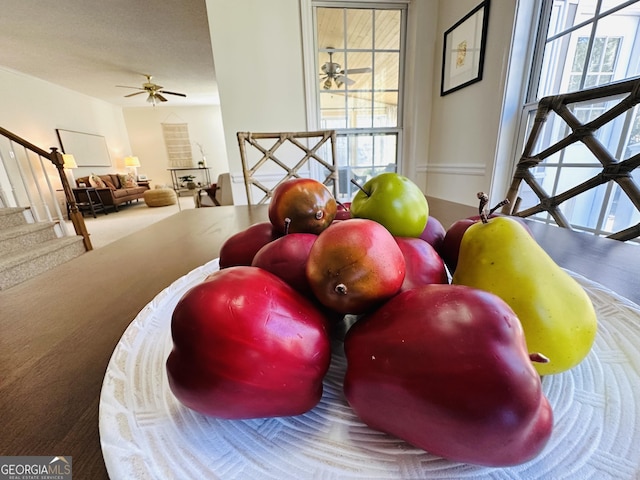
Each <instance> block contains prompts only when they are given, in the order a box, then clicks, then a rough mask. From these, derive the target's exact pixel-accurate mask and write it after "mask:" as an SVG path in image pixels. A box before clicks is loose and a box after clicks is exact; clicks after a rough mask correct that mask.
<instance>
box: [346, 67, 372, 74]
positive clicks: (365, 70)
mask: <svg viewBox="0 0 640 480" xmlns="http://www.w3.org/2000/svg"><path fill="white" fill-rule="evenodd" d="M369 72H371V68H370V67H365V68H350V69H349V70H344V71H342V72H340V73H342V74H343V75H352V74H354V73H369Z"/></svg>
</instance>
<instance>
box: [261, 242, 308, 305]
mask: <svg viewBox="0 0 640 480" xmlns="http://www.w3.org/2000/svg"><path fill="white" fill-rule="evenodd" d="M316 238H318V236H317V235H315V234H313V233H289V234H288V235H285V236H283V237H280V238H277V239H275V240H273V241H272V242H269V243H267V244H266V245H265V246H264V247H262V248H261V249H260V250H258V253H256V254H255V256H254V257H253V262H252V263H251V265H252V266H254V267H260V268H262V269H264V270H267V271H268V272H271V273H273V274H274V275H276V276H278V277H280V278H281V279H282V280H284V281H285V282H287V283H288V284H289V285H291V286H292V287H293V288H295V289H296V290H298V291H299V292H300V293H302V294H304V295H310V294H311V287H310V286H309V281H308V280H307V275H306V273H305V268H306V265H307V258H308V257H309V252H310V251H311V246H312V245H313V243H314V242H315V241H316Z"/></svg>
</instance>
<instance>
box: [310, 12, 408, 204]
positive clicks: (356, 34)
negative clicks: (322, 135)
mask: <svg viewBox="0 0 640 480" xmlns="http://www.w3.org/2000/svg"><path fill="white" fill-rule="evenodd" d="M312 9H313V25H314V33H315V35H314V51H315V52H316V60H317V61H316V65H315V78H316V79H317V80H316V81H315V82H314V87H315V88H314V89H315V94H316V95H315V98H314V102H315V104H314V105H310V106H309V107H310V110H311V111H313V112H314V113H315V122H317V127H318V128H319V129H335V130H336V133H337V139H338V141H337V146H336V152H337V163H338V169H339V188H338V191H339V197H340V200H342V201H348V200H349V199H351V198H352V196H353V195H354V194H355V191H356V190H357V187H355V186H354V185H352V184H351V182H350V180H351V179H352V178H353V179H355V180H356V181H358V182H359V183H363V182H365V181H366V180H368V179H369V178H371V177H372V176H375V175H377V174H378V173H381V172H385V171H397V169H398V163H399V161H400V145H401V134H402V85H403V63H404V36H405V24H406V5H405V4H398V3H393V4H384V3H376V2H367V3H359V2H350V3H349V4H348V6H346V7H345V3H344V2H320V1H318V2H313V3H312Z"/></svg>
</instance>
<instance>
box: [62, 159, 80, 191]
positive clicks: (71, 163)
mask: <svg viewBox="0 0 640 480" xmlns="http://www.w3.org/2000/svg"><path fill="white" fill-rule="evenodd" d="M62 160H63V162H64V164H63V168H64V169H65V170H68V171H69V176H70V177H71V182H70V184H71V188H74V187H75V186H76V179H75V177H74V176H73V169H74V168H78V164H77V163H76V159H75V158H74V156H73V155H71V154H70V153H63V154H62Z"/></svg>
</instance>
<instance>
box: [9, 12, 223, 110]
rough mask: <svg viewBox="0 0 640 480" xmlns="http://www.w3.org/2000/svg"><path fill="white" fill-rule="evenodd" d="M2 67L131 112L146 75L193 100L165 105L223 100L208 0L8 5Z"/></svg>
mask: <svg viewBox="0 0 640 480" xmlns="http://www.w3.org/2000/svg"><path fill="white" fill-rule="evenodd" d="M0 67H5V68H8V69H11V70H16V71H19V72H23V73H25V74H27V75H31V76H33V77H37V78H41V79H43V80H46V81H48V82H51V83H54V84H56V85H60V86H63V87H66V88H69V89H71V90H75V91H77V92H81V93H84V94H87V95H90V96H92V97H96V98H100V99H103V100H105V101H107V102H110V103H113V104H117V105H121V106H124V107H136V106H147V105H149V104H148V103H147V102H146V95H136V96H134V97H130V98H125V97H124V95H127V94H129V93H134V92H135V90H130V89H125V88H118V87H116V85H128V86H134V87H140V86H141V85H142V83H143V82H145V81H146V79H145V77H144V76H143V75H144V74H150V75H153V82H154V83H158V84H160V85H162V86H163V87H164V88H165V89H166V90H169V91H173V92H180V93H185V94H186V95H187V97H186V98H182V97H178V96H169V95H167V96H166V97H167V99H168V102H167V103H166V104H165V105H174V106H175V105H211V104H214V103H217V98H218V95H217V86H216V82H215V72H214V67H213V55H212V52H211V38H210V36H209V26H208V22H207V14H206V6H205V1H204V0H163V1H161V2H160V1H157V0H108V1H97V0H93V1H88V0H59V1H55V2H54V1H50V0H44V1H43V0H2V8H1V11H0ZM2 93H3V94H6V93H9V92H6V93H5V92H2Z"/></svg>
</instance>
